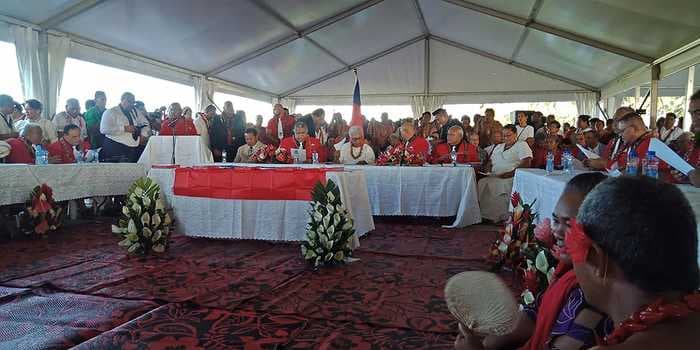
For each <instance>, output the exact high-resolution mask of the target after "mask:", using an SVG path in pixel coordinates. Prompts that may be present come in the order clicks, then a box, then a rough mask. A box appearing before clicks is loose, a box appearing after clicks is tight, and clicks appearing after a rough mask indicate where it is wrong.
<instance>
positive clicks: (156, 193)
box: [112, 177, 172, 255]
mask: <svg viewBox="0 0 700 350" xmlns="http://www.w3.org/2000/svg"><path fill="white" fill-rule="evenodd" d="M171 222H172V221H171V219H170V216H169V215H168V213H166V212H165V205H164V203H163V199H162V198H160V186H159V185H158V184H157V183H155V182H154V181H153V180H151V179H150V178H147V177H142V178H140V179H138V180H136V182H134V183H133V184H132V185H131V187H130V188H129V191H128V192H127V197H126V203H125V204H124V206H123V207H122V216H121V218H120V219H119V224H118V225H112V232H114V233H116V234H118V235H120V236H121V237H122V241H120V242H119V245H120V246H122V247H127V251H128V252H129V253H132V254H138V255H145V254H148V253H150V252H155V253H162V252H164V251H165V249H166V247H167V245H168V238H169V237H170V224H171Z"/></svg>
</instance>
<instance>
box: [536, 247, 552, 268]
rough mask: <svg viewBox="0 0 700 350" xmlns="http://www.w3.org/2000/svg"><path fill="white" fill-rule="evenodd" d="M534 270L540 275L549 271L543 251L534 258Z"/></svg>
mask: <svg viewBox="0 0 700 350" xmlns="http://www.w3.org/2000/svg"><path fill="white" fill-rule="evenodd" d="M535 268H536V269H537V270H538V271H540V272H542V273H547V270H549V263H548V262H547V256H546V255H545V254H544V250H541V251H540V252H539V254H537V257H536V258H535Z"/></svg>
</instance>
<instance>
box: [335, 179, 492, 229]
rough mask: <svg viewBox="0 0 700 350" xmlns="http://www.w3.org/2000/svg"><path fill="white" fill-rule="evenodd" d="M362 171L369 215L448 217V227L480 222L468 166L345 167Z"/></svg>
mask: <svg viewBox="0 0 700 350" xmlns="http://www.w3.org/2000/svg"><path fill="white" fill-rule="evenodd" d="M345 168H346V169H356V170H362V171H364V173H365V176H366V177H367V191H368V194H369V199H370V204H371V206H372V214H373V215H387V216H397V215H410V216H430V217H449V216H455V217H456V218H455V221H454V222H453V223H452V224H451V225H449V226H446V227H448V228H454V227H465V226H469V225H473V224H478V223H480V222H481V211H480V209H479V200H478V197H477V191H476V176H475V174H474V169H473V168H472V167H469V166H457V167H453V166H423V167H405V166H401V167H399V166H345Z"/></svg>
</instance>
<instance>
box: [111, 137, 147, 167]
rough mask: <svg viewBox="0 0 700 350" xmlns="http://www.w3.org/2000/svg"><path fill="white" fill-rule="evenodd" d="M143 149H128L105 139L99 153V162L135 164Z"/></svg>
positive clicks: (139, 147)
mask: <svg viewBox="0 0 700 350" xmlns="http://www.w3.org/2000/svg"><path fill="white" fill-rule="evenodd" d="M143 149H144V147H142V146H138V147H129V146H127V145H125V144H121V143H119V142H116V141H113V140H112V139H110V138H107V137H105V139H104V142H103V143H102V150H101V151H100V162H105V163H136V162H137V161H138V160H139V157H141V153H142V152H143Z"/></svg>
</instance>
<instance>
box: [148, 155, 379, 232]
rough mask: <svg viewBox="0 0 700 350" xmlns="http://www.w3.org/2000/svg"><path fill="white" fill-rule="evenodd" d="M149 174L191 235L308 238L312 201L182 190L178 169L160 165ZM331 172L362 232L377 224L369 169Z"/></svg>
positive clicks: (176, 218) (358, 228) (368, 230)
mask: <svg viewBox="0 0 700 350" xmlns="http://www.w3.org/2000/svg"><path fill="white" fill-rule="evenodd" d="M229 165H230V164H229ZM236 166H251V165H243V164H236ZM260 166H262V167H271V168H275V167H286V166H275V165H260ZM305 167H307V168H308V167H310V166H305ZM270 171H274V170H270ZM148 176H149V177H150V178H152V179H154V180H155V181H156V182H158V183H159V184H160V185H161V191H162V193H163V195H164V197H165V199H166V204H167V205H168V206H171V207H172V208H173V211H174V214H175V220H176V222H177V224H178V229H179V230H181V231H182V232H183V233H184V234H186V235H188V236H195V237H207V238H233V239H260V240H270V241H303V240H305V239H306V224H307V223H308V221H309V210H310V206H309V201H306V200H258V199H254V200H249V199H245V200H242V199H218V198H202V197H191V196H181V195H175V194H174V193H173V184H174V182H175V169H169V168H157V167H155V168H152V169H151V170H150V171H149V174H148ZM326 176H327V179H329V180H333V182H335V183H336V184H337V185H338V187H339V189H340V195H341V196H340V197H341V201H342V202H343V205H344V206H345V207H346V208H347V209H348V211H349V213H350V215H351V216H352V218H353V220H354V222H355V233H356V238H357V237H360V236H362V235H364V234H365V233H367V232H370V231H372V230H374V220H373V219H372V214H371V212H370V204H369V196H368V195H367V184H366V181H365V174H364V172H362V171H351V170H345V171H343V170H341V171H329V172H327V173H326ZM355 245H359V240H357V239H356V240H355Z"/></svg>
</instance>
